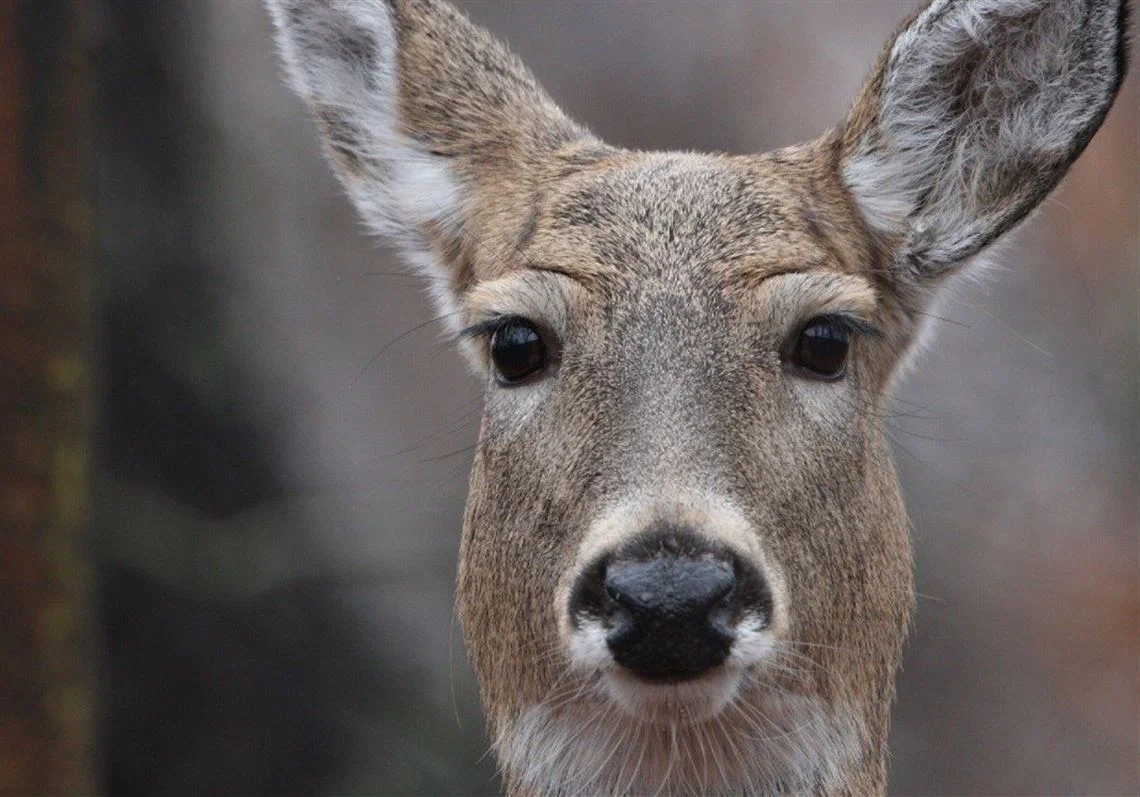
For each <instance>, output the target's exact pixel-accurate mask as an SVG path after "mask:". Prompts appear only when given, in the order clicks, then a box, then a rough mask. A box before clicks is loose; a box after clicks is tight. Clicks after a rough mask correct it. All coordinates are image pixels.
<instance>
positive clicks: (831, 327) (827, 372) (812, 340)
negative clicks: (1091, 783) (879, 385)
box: [792, 318, 851, 379]
mask: <svg viewBox="0 0 1140 797" xmlns="http://www.w3.org/2000/svg"><path fill="white" fill-rule="evenodd" d="M850 346H851V335H850V332H848V330H847V327H846V326H844V325H843V324H841V323H840V322H838V321H836V320H834V319H830V318H816V319H813V320H812V321H810V322H808V325H807V326H806V327H804V329H803V331H802V332H801V333H800V337H799V340H797V341H796V348H795V351H794V352H793V355H792V359H793V361H794V362H795V364H796V365H798V366H799V367H801V368H804V369H806V370H808V371H811V372H812V373H814V374H816V375H818V376H822V377H826V378H828V379H838V378H839V377H840V376H842V375H843V372H844V370H845V369H846V366H847V350H848V349H849V348H850Z"/></svg>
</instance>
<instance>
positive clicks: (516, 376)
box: [491, 318, 547, 385]
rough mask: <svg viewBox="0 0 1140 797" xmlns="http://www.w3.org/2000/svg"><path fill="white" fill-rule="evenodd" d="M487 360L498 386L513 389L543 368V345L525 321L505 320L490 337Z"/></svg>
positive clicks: (520, 319) (544, 364)
mask: <svg viewBox="0 0 1140 797" xmlns="http://www.w3.org/2000/svg"><path fill="white" fill-rule="evenodd" d="M491 360H492V362H494V364H495V371H496V378H497V379H498V381H499V384H501V385H516V384H518V383H519V382H522V381H523V380H525V379H527V378H528V377H530V376H533V375H534V374H536V373H538V372H539V371H541V370H542V369H543V368H545V367H546V360H547V353H546V343H544V342H543V340H542V335H540V334H539V333H538V330H537V329H535V327H534V324H532V323H530V322H529V321H527V320H526V319H525V318H507V319H504V320H503V322H502V323H500V324H499V325H498V326H497V327H495V329H494V331H493V332H492V333H491Z"/></svg>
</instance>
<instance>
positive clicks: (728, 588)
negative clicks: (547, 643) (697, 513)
mask: <svg viewBox="0 0 1140 797" xmlns="http://www.w3.org/2000/svg"><path fill="white" fill-rule="evenodd" d="M570 608H571V616H572V617H575V618H576V621H579V620H580V619H581V618H582V617H584V616H593V617H597V618H599V619H600V620H601V621H602V623H603V625H604V626H605V628H606V632H607V633H606V643H607V645H608V647H609V649H610V653H611V654H612V655H613V657H614V660H615V661H616V662H617V663H618V664H620V665H621V666H622V667H625V668H626V669H628V670H631V671H632V672H634V673H636V674H637V675H640V676H641V677H643V678H646V679H650V680H657V681H682V680H685V679H688V678H695V677H697V676H699V675H701V674H702V673H704V672H706V671H707V670H709V669H711V668H713V667H716V666H717V665H719V664H721V663H722V662H723V661H724V660H725V659H726V658H727V657H728V654H729V651H730V650H731V648H732V643H733V641H734V640H735V633H734V631H733V627H734V625H735V623H736V621H737V620H738V619H739V616H740V615H741V613H742V610H744V609H746V608H751V609H753V611H754V612H755V613H756V614H757V615H760V616H762V617H763V618H764V619H765V620H766V619H767V616H768V613H769V610H770V600H769V599H768V598H767V590H766V589H764V588H763V582H762V580H761V579H760V577H759V574H758V573H756V571H755V569H754V568H751V567H750V566H748V565H746V564H745V563H744V562H743V561H741V560H740V558H739V557H737V556H735V555H734V554H732V553H731V552H730V551H729V550H727V549H726V548H723V547H721V546H717V545H714V544H712V543H710V542H708V541H706V540H704V539H703V538H701V537H699V536H697V535H696V534H693V533H691V532H685V531H676V530H665V531H659V532H655V533H650V534H646V535H642V536H641V537H639V538H638V539H636V540H635V541H634V543H633V544H632V545H629V546H626V547H625V548H624V549H622V550H620V551H618V552H617V553H616V554H614V555H612V556H609V557H603V558H602V559H600V560H598V561H597V562H595V563H594V565H593V566H591V567H589V568H587V570H586V571H585V572H584V573H583V574H582V575H581V576H580V577H579V579H578V583H577V584H576V585H575V589H574V592H573V594H572V596H571V607H570Z"/></svg>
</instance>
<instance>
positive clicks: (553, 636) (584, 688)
mask: <svg viewBox="0 0 1140 797" xmlns="http://www.w3.org/2000/svg"><path fill="white" fill-rule="evenodd" d="M268 5H269V8H270V11H271V13H272V16H273V20H274V22H275V24H276V28H277V32H278V42H279V46H280V50H281V54H282V57H283V60H284V62H285V65H286V68H287V71H288V74H289V77H290V80H291V82H292V85H293V87H294V88H295V89H296V91H297V92H298V93H299V94H300V95H301V97H302V98H303V99H304V100H305V102H306V103H307V104H308V106H309V108H310V110H311V111H312V114H313V116H314V118H315V119H316V122H317V124H318V126H319V128H320V131H321V134H322V137H323V140H324V146H325V151H326V153H327V155H328V157H329V160H330V161H331V163H332V166H333V168H334V169H335V171H336V173H337V175H338V176H339V177H340V179H341V181H342V182H343V184H344V186H345V188H346V189H347V191H348V193H349V195H350V197H351V198H352V200H353V201H354V203H355V204H356V207H357V208H358V209H359V211H360V213H361V215H362V216H363V218H364V219H365V221H366V222H368V223H369V224H370V225H371V226H372V227H373V228H374V229H375V230H376V231H377V232H378V233H380V234H382V235H384V236H387V237H388V238H389V239H390V240H392V241H393V242H394V243H395V244H396V245H398V246H399V247H400V248H401V249H402V251H403V252H404V253H405V254H406V256H407V257H408V258H409V259H410V260H411V262H412V263H414V264H415V265H416V266H418V267H420V268H422V269H423V270H424V271H425V272H428V273H429V274H430V275H431V276H432V277H433V280H432V284H433V285H436V286H441V287H437V289H436V298H437V300H438V301H439V302H440V303H441V305H442V306H443V307H444V308H445V309H446V311H447V312H448V313H449V314H450V317H452V318H454V319H455V320H456V324H455V329H456V331H457V332H458V334H459V336H460V337H461V338H462V339H463V341H464V344H463V345H464V346H465V348H466V349H467V351H468V354H469V355H470V359H471V362H472V364H473V366H474V368H475V370H476V371H477V373H478V374H479V376H480V378H481V379H482V380H483V381H484V383H485V385H486V402H485V411H484V415H483V421H482V427H481V433H480V438H479V445H478V449H477V452H476V455H475V462H474V467H473V470H472V474H471V485H470V497H469V499H468V505H467V511H466V518H465V523H464V530H463V540H462V547H461V554H460V567H459V595H458V601H459V612H460V618H461V620H462V624H463V629H464V632H465V636H466V640H467V644H468V650H469V652H470V655H471V658H472V661H473V663H474V666H475V669H476V671H477V673H478V676H479V679H480V683H481V688H482V694H483V698H484V703H485V706H486V711H487V716H488V722H489V725H490V730H491V733H492V738H493V739H494V744H495V749H496V751H497V754H498V756H499V760H500V762H501V765H502V768H503V772H504V777H505V781H506V783H507V786H508V788H509V789H510V790H511V791H512V792H514V793H536V794H538V793H558V794H579V793H581V794H586V793H631V794H639V793H654V792H657V793H662V794H666V793H669V794H673V793H701V794H710V793H734V794H739V793H741V792H747V793H756V794H761V793H763V794H768V793H804V792H812V793H827V794H840V793H842V794H869V793H875V792H881V791H882V790H883V788H884V784H885V777H886V776H885V756H886V738H887V727H888V720H889V710H890V704H891V700H892V697H893V692H894V685H893V682H894V675H895V670H896V668H897V666H898V663H899V658H900V653H901V648H902V644H903V640H904V637H905V634H906V629H907V626H908V622H909V618H910V614H911V608H912V602H913V597H912V596H913V587H912V576H911V554H910V544H909V538H908V523H907V518H906V513H905V510H904V507H903V504H902V501H901V498H900V494H899V488H898V484H897V480H896V476H895V471H894V467H893V465H892V462H891V457H890V452H889V449H888V446H887V444H886V442H885V439H884V435H883V432H882V429H881V426H880V416H881V412H880V410H881V408H882V405H883V402H884V399H885V396H886V394H887V391H888V390H889V388H890V385H891V384H892V380H893V378H894V377H895V376H896V374H897V373H898V371H899V369H900V366H901V364H902V363H903V362H904V361H905V360H906V358H907V355H908V353H909V352H910V351H911V350H912V349H913V348H914V345H915V341H916V339H917V338H918V337H919V336H920V334H921V332H922V329H923V317H924V308H926V307H927V306H928V305H929V303H930V302H931V301H933V300H934V297H935V296H936V295H937V291H938V289H939V286H940V285H941V284H942V283H943V282H944V281H945V280H946V279H947V278H949V277H950V276H951V275H953V274H955V273H958V272H959V271H961V270H962V269H964V268H966V267H967V266H968V265H969V264H970V263H971V262H972V261H975V260H976V259H977V258H978V256H979V255H980V254H982V253H983V252H984V251H985V250H986V248H987V247H988V246H990V245H991V244H992V243H994V242H995V241H996V240H997V239H998V238H999V237H1001V236H1002V235H1003V234H1004V233H1006V232H1007V231H1009V230H1010V229H1011V228H1012V227H1014V226H1015V225H1016V224H1017V223H1018V222H1020V221H1021V220H1023V219H1024V218H1025V217H1026V215H1027V214H1028V213H1029V212H1030V211H1031V210H1032V209H1033V208H1034V207H1035V206H1036V205H1037V204H1038V203H1040V202H1041V200H1042V199H1043V198H1044V197H1045V195H1046V194H1047V193H1048V192H1049V191H1050V190H1051V189H1053V188H1054V187H1055V186H1056V185H1057V183H1058V181H1059V180H1060V179H1061V178H1062V177H1063V176H1064V174H1065V172H1066V170H1067V169H1068V168H1069V166H1070V165H1071V164H1072V163H1073V161H1074V160H1075V159H1076V158H1077V157H1078V156H1079V155H1080V153H1081V151H1082V150H1083V149H1084V147H1085V145H1086V144H1087V143H1088V142H1089V139H1090V138H1091V137H1092V135H1093V134H1094V133H1095V132H1096V130H1097V128H1098V127H1099V126H1100V123H1101V121H1102V120H1103V119H1104V117H1105V114H1106V113H1107V112H1108V109H1109V107H1110V106H1111V104H1112V101H1113V99H1114V97H1115V95H1116V92H1117V89H1118V87H1119V85H1120V82H1121V79H1122V76H1123V72H1124V51H1125V46H1124V28H1125V24H1124V15H1125V5H1124V3H1123V2H1120V0H934V2H931V3H929V4H928V5H926V6H925V7H923V8H922V9H920V10H919V11H918V12H917V13H916V14H914V15H913V17H912V18H911V19H910V21H909V22H907V23H906V24H905V25H904V26H903V27H902V28H901V29H900V31H899V32H898V33H897V34H896V35H895V37H894V38H893V39H892V40H891V41H890V42H889V43H888V44H887V46H886V48H885V49H884V51H883V53H882V56H881V57H880V59H879V61H878V64H877V66H876V67H875V68H874V70H873V72H872V74H871V77H870V78H869V80H868V81H867V83H866V85H865V87H864V89H863V90H862V92H861V94H860V95H859V97H858V99H857V101H856V102H855V105H854V107H853V108H852V110H851V111H850V113H849V115H848V117H847V119H846V120H845V121H843V122H842V123H841V124H839V125H838V126H837V127H836V128H834V129H833V130H831V131H828V132H826V133H825V134H824V135H823V136H822V137H821V138H819V139H818V140H816V141H814V142H811V143H808V144H804V145H801V146H796V147H791V148H787V149H783V150H779V151H776V152H772V153H768V154H763V155H751V156H740V157H730V156H724V155H701V154H689V153H644V152H631V151H627V150H623V149H618V148H614V147H611V146H608V145H606V144H605V143H603V142H602V141H600V140H598V139H597V138H595V137H594V136H593V135H591V134H590V133H589V132H588V131H587V130H586V129H585V128H583V127H582V126H580V125H578V124H576V123H575V122H573V121H571V120H570V119H568V118H567V117H566V116H565V115H564V114H563V113H562V112H561V111H560V110H559V109H558V108H557V107H556V106H555V104H554V103H553V102H552V101H551V100H550V99H549V98H548V97H547V96H546V94H544V93H543V91H542V90H541V89H540V88H539V87H538V86H537V85H536V83H535V81H534V79H533V78H532V77H531V75H530V74H529V73H528V72H527V71H526V69H525V68H524V67H523V66H522V65H521V64H520V63H519V61H518V60H517V59H516V58H515V57H514V56H512V55H511V54H510V53H509V52H508V51H507V50H506V49H505V48H504V47H503V46H502V45H500V44H498V43H497V42H496V41H494V40H493V39H492V38H491V37H490V36H489V35H488V34H486V33H485V32H484V31H482V30H480V29H479V28H478V27H476V26H475V25H473V24H471V23H470V22H469V21H468V20H467V19H466V18H465V17H464V16H463V15H462V14H460V13H459V12H458V11H456V10H455V9H454V8H452V7H451V6H449V5H447V4H446V3H443V2H436V0H391V1H390V2H384V0H268Z"/></svg>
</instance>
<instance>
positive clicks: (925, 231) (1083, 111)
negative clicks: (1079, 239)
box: [841, 0, 1127, 278]
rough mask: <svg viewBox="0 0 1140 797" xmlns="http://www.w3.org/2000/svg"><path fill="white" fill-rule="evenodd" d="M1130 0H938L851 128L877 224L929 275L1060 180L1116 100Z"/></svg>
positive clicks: (847, 162) (875, 77) (882, 62)
mask: <svg viewBox="0 0 1140 797" xmlns="http://www.w3.org/2000/svg"><path fill="white" fill-rule="evenodd" d="M1126 18H1127V4H1126V2H1125V1H1124V0H933V2H930V3H929V4H928V5H926V7H925V8H923V9H922V10H921V11H919V12H918V13H917V14H916V15H915V16H914V17H913V18H912V20H911V21H910V22H909V23H908V24H907V25H905V26H904V27H903V28H902V29H901V30H900V31H899V33H898V34H897V35H896V36H895V38H894V39H893V40H892V41H891V42H890V43H889V44H888V45H887V47H886V49H885V50H884V52H883V54H882V56H881V57H880V59H879V63H878V65H877V67H876V69H875V71H874V72H873V73H872V75H871V78H870V79H869V80H868V82H867V84H866V85H865V86H864V88H863V91H862V93H861V94H860V96H859V98H858V100H857V101H856V104H855V106H854V108H853V109H852V111H851V113H850V115H849V116H848V118H847V121H846V123H845V125H844V127H843V129H842V156H841V168H842V177H843V180H844V182H845V184H846V186H847V188H848V190H849V191H850V192H851V195H852V197H853V198H854V200H855V203H856V205H857V206H858V208H859V210H860V212H861V213H862V216H863V218H864V220H865V222H866V223H867V225H868V227H869V228H870V229H871V230H872V231H873V232H874V233H875V234H877V235H878V236H880V237H881V238H882V239H883V240H884V241H885V242H886V243H888V245H889V246H890V247H892V248H893V251H894V252H895V258H894V262H895V264H896V267H897V268H899V269H902V270H904V271H905V272H907V273H909V275H910V276H912V277H915V278H927V277H932V276H937V275H939V274H942V273H944V272H946V271H947V270H949V269H951V268H953V267H955V266H958V265H960V264H962V263H963V262H964V261H965V260H967V259H968V258H970V257H972V256H973V255H975V254H977V253H978V252H980V251H981V250H982V249H984V248H985V247H986V246H988V245H989V244H990V243H992V242H993V241H994V240H995V239H997V238H998V237H999V236H1001V235H1002V234H1003V233H1004V232H1006V231H1007V230H1009V229H1010V228H1011V227H1013V226H1014V225H1016V224H1017V223H1018V222H1019V221H1021V220H1022V219H1023V218H1025V216H1026V214H1028V213H1029V212H1030V211H1031V210H1032V209H1033V208H1034V207H1036V206H1037V205H1038V204H1039V203H1040V202H1041V201H1042V200H1043V199H1044V198H1045V196H1046V195H1047V194H1048V193H1049V192H1050V191H1051V190H1053V188H1054V187H1056V185H1057V183H1058V182H1059V181H1060V180H1061V178H1062V177H1063V176H1064V175H1065V172H1066V171H1068V168H1069V166H1070V165H1071V164H1072V163H1073V161H1075V160H1076V159H1077V157H1078V156H1079V155H1080V154H1081V152H1082V151H1083V150H1084V148H1085V146H1086V145H1087V144H1088V143H1089V140H1090V139H1091V138H1092V136H1093V134H1094V133H1096V131H1097V129H1098V128H1099V127H1100V125H1101V122H1102V121H1103V120H1104V117H1105V115H1106V114H1107V113H1108V110H1109V108H1110V107H1111V106H1112V103H1113V100H1114V99H1115V97H1116V94H1117V91H1118V89H1119V88H1120V84H1121V81H1122V79H1123V77H1124V72H1125V64H1126V40H1125V39H1126V28H1127V19H1126Z"/></svg>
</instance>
